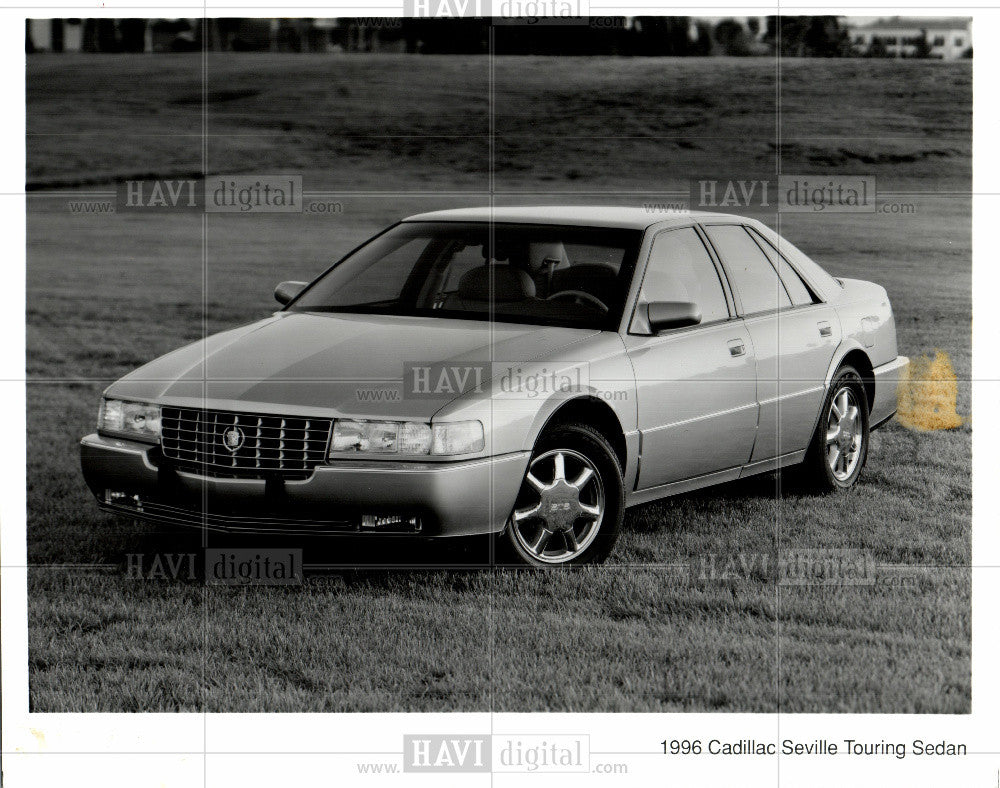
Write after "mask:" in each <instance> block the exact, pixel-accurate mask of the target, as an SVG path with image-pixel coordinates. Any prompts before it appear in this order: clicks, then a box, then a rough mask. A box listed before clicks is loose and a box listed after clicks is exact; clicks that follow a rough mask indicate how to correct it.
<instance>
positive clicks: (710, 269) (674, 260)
mask: <svg viewBox="0 0 1000 788" xmlns="http://www.w3.org/2000/svg"><path fill="white" fill-rule="evenodd" d="M639 297H640V299H641V300H642V301H644V302H650V301H692V302H694V303H696V304H697V305H698V306H699V307H700V308H701V322H702V323H710V322H712V321H713V320H725V319H727V318H728V317H729V308H728V307H727V306H726V295H725V292H724V291H723V289H722V282H720V281H719V274H718V272H717V271H716V270H715V265H714V264H713V263H712V258H711V257H710V256H709V254H708V250H707V249H706V248H705V245H704V244H703V243H702V242H701V238H699V237H698V233H697V232H695V230H694V229H693V228H691V227H685V228H682V229H680V230H668V231H666V232H662V233H660V234H659V235H657V236H656V238H655V239H654V240H653V248H652V249H651V250H650V252H649V265H648V266H647V267H646V275H645V277H644V278H643V280H642V291H641V293H640V296H639Z"/></svg>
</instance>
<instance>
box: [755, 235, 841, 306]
mask: <svg viewBox="0 0 1000 788" xmlns="http://www.w3.org/2000/svg"><path fill="white" fill-rule="evenodd" d="M755 229H756V230H758V231H759V232H760V234H761V235H762V236H764V238H766V239H767V241H768V243H770V244H771V246H773V247H774V248H775V249H777V250H778V252H779V253H780V254H782V255H784V256H785V258H786V259H787V260H788V261H789V262H790V263H791V264H792V265H793V266H795V268H796V270H798V271H800V272H801V274H802V276H803V277H804V278H805V280H806V281H807V282H808V283H809V284H810V285H811V286H812V288H813V289H814V290H816V291H817V292H818V294H819V295H820V296H821V297H823V298H825V299H829V298H832V297H833V295H834V294H835V293H838V292H840V290H841V289H842V287H841V284H840V282H838V281H837V280H836V279H834V278H833V277H832V276H830V274H828V273H827V272H826V271H824V270H823V269H822V268H821V267H820V266H819V265H818V264H817V263H816V262H814V261H813V260H812V258H810V257H809V256H808V255H806V254H805V253H804V252H802V251H801V250H800V249H798V248H797V247H796V246H795V244H793V243H791V242H790V241H787V240H785V239H784V238H782V237H781V236H780V235H778V234H777V233H776V232H774V230H772V229H770V228H769V227H766V226H761V227H755Z"/></svg>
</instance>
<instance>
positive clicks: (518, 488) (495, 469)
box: [81, 206, 908, 565]
mask: <svg viewBox="0 0 1000 788" xmlns="http://www.w3.org/2000/svg"><path fill="white" fill-rule="evenodd" d="M275 297H276V298H277V299H278V301H279V302H280V303H281V304H282V309H281V310H280V311H278V312H276V313H274V314H273V315H272V316H270V317H267V318H266V319H263V320H260V321H258V322H256V323H253V324H251V325H248V326H243V327H241V328H236V329H233V330H230V331H225V332H223V333H220V334H216V335H214V336H211V337H208V338H207V339H205V340H203V341H200V342H196V343H194V344H192V345H189V346H187V347H184V348H181V349H179V350H176V351H174V352H172V353H168V354H167V355H165V356H162V357H161V358H158V359H156V360H154V361H152V362H150V363H149V364H147V365H145V366H143V367H142V368H140V369H138V370H136V371H135V372H132V373H130V374H129V375H126V376H125V377H124V378H122V379H121V380H119V381H117V382H115V383H114V384H113V385H111V386H110V387H109V388H108V389H107V390H106V391H105V392H104V397H103V400H102V403H101V407H100V414H99V417H98V428H97V432H96V433H94V434H92V435H88V436H87V437H85V438H84V439H83V440H82V445H81V453H82V463H83V471H84V476H85V478H86V480H87V483H88V485H89V486H90V488H91V490H92V491H93V492H94V494H95V496H96V497H97V501H98V504H99V505H100V506H101V507H102V508H103V509H105V510H107V511H109V512H114V513H117V514H122V515H126V516H130V517H134V518H139V519H145V520H149V521H154V522H167V523H181V524H186V525H192V526H196V527H201V528H209V529H218V530H225V531H251V532H269V533H281V534H320V533H322V534H370V535H371V536H372V537H373V538H374V537H378V536H383V537H387V536H389V535H394V536H401V535H408V536H411V537H439V536H458V535H470V534H496V535H497V539H498V540H499V547H500V548H501V551H500V552H499V553H498V555H501V556H506V557H508V558H510V559H513V560H516V561H520V562H525V563H529V564H535V565H556V564H569V563H584V562H594V561H602V560H604V559H605V558H606V557H607V556H608V555H609V554H610V552H611V551H612V548H613V546H614V544H615V541H616V539H617V536H618V532H619V529H620V528H621V524H622V520H623V518H624V513H625V509H626V508H627V507H629V506H634V505H636V504H641V503H644V502H646V501H650V500H653V499H656V498H660V497H664V496H669V495H674V494H676V493H680V492H685V491H688V490H693V489H696V488H699V487H706V486H708V485H713V484H719V483H722V482H727V481H731V480H733V479H737V478H741V477H744V476H750V475H752V474H757V473H763V472H766V471H773V470H775V469H777V468H781V467H784V466H790V465H796V464H801V465H802V467H803V471H804V473H805V476H806V477H807V478H808V479H809V480H810V482H811V483H812V484H813V485H814V486H815V487H816V488H817V489H819V490H828V491H829V490H837V489H843V488H847V487H850V486H851V485H853V484H854V483H855V482H856V481H857V479H858V476H859V474H860V473H861V471H862V468H863V467H864V465H865V462H866V460H867V457H868V448H869V433H870V431H871V430H873V429H875V428H876V427H878V426H879V425H881V424H883V423H885V422H886V421H888V420H889V419H890V418H892V416H893V414H894V413H895V410H896V381H897V379H898V377H899V373H900V371H901V370H902V368H903V367H904V366H905V365H906V364H907V363H908V361H907V359H906V358H905V357H903V356H899V355H897V349H896V330H895V324H894V321H893V315H892V309H891V307H890V304H889V298H888V296H887V294H886V291H885V290H884V289H883V288H882V287H880V286H879V285H877V284H873V283H871V282H864V281H859V280H851V279H835V278H833V277H832V276H830V275H829V274H827V273H826V272H825V271H824V270H823V269H822V268H820V267H819V266H818V265H817V264H816V263H815V262H813V261H812V260H811V259H810V258H809V257H807V256H806V255H805V254H803V253H802V252H801V251H799V250H798V249H797V248H796V247H794V246H793V245H792V244H790V243H789V242H788V241H786V240H784V239H783V238H781V237H780V236H778V235H777V234H775V233H774V232H773V231H771V230H770V229H769V228H768V227H766V226H765V225H763V224H761V223H760V222H758V221H755V220H752V219H747V218H742V217H739V216H731V215H725V214H717V213H705V214H698V213H685V214H672V215H663V214H661V215H654V214H650V213H647V212H646V211H644V210H640V209H627V208H596V207H568V206H567V207H552V206H549V207H538V208H495V209H490V208H474V209H461V210H452V211H440V212H435V213H427V214H421V215H418V216H412V217H410V218H408V219H406V220H404V221H402V222H399V223H398V224H396V225H394V226H392V227H390V228H388V229H387V230H385V231H383V232H382V233H380V234H379V235H377V236H375V237H374V238H372V239H371V240H370V241H368V242H366V243H365V244H363V245H362V246H361V247H359V248H358V249H355V250H354V251H353V252H351V253H350V254H348V255H347V256H346V257H344V258H343V259H342V260H340V261H339V262H337V263H336V264H335V265H333V266H332V267H331V268H330V269H328V270H327V271H326V272H324V273H323V274H322V275H320V276H319V277H318V278H317V279H315V280H314V281H313V282H311V283H308V284H307V283H303V282H283V283H282V284H280V285H279V286H278V288H277V289H276V291H275Z"/></svg>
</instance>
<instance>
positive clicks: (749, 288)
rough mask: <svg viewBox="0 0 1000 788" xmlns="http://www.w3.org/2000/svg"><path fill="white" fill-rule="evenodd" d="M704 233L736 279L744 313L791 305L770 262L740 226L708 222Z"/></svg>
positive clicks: (734, 281)
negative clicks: (710, 223)
mask: <svg viewBox="0 0 1000 788" xmlns="http://www.w3.org/2000/svg"><path fill="white" fill-rule="evenodd" d="M705 232H706V233H707V234H708V237H709V239H710V240H711V241H712V246H714V247H715V249H716V251H717V252H718V253H719V255H720V256H721V257H722V260H723V262H725V264H726V270H727V271H728V272H729V274H730V276H732V278H733V285H734V286H735V287H736V289H737V291H738V292H739V294H740V300H741V301H742V302H743V312H744V314H748V315H749V314H753V313H755V312H767V311H771V310H774V309H782V308H785V307H790V306H791V305H792V302H791V299H789V297H788V293H787V292H785V288H784V286H783V285H782V284H781V280H780V279H779V278H778V274H777V272H776V271H775V270H774V266H772V265H771V261H770V260H768V259H767V256H766V255H765V254H764V253H763V252H762V251H761V249H760V247H759V246H757V243H756V242H755V241H754V240H753V238H751V237H750V235H749V233H747V231H746V230H744V229H743V228H742V227H740V226H737V225H709V226H707V227H705Z"/></svg>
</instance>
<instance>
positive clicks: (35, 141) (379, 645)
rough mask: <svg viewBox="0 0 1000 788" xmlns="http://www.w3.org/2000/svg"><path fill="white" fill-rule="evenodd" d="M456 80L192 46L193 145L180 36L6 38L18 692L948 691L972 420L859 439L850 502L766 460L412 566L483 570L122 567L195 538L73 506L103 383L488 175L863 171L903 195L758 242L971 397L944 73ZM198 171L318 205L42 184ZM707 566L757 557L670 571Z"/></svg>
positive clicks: (351, 547) (876, 65)
mask: <svg viewBox="0 0 1000 788" xmlns="http://www.w3.org/2000/svg"><path fill="white" fill-rule="evenodd" d="M487 66H488V62H487V60H486V59H485V58H465V57H451V58H448V57H440V58H439V57H403V56H385V57H366V56H349V57H348V56H345V57H326V56H272V55H230V56H225V57H223V56H221V55H218V56H216V55H213V56H211V59H210V61H209V68H208V72H207V84H206V85H205V89H206V96H207V98H208V112H207V114H206V116H205V122H206V127H207V130H208V134H209V136H208V137H207V138H206V145H205V148H204V149H203V148H202V136H201V134H202V120H203V117H202V105H201V98H202V87H203V86H202V79H201V60H200V58H199V57H198V56H183V55H178V56H162V57H161V56H143V57H138V58H126V57H124V56H122V57H115V56H90V57H77V56H70V55H64V56H33V57H31V58H29V59H28V66H27V85H28V121H27V122H28V132H29V135H28V139H27V151H28V165H27V166H28V171H27V176H26V177H27V182H28V186H29V189H30V190H32V192H33V193H32V195H31V196H29V200H28V230H27V235H28V237H27V249H28V270H27V286H28V298H27V315H26V318H27V330H28V353H27V393H28V413H27V421H28V456H27V485H28V555H29V562H30V564H31V569H30V571H29V581H28V582H29V589H28V590H29V610H28V614H29V658H30V697H31V705H32V710H33V711H51V712H55V711H150V710H163V711H169V710H183V711H196V710H203V709H207V710H210V711H233V712H237V711H388V710H398V711H446V710H461V711H473V710H483V709H489V708H493V709H496V710H507V711H536V710H554V711H669V710H698V711H701V710H720V711H776V710H778V709H780V710H782V711H809V712H820V711H863V712H937V713H967V712H969V710H970V704H971V687H970V578H969V570H968V568H967V566H968V564H969V561H970V526H971V506H972V493H971V482H970V471H971V425H969V424H967V425H965V426H963V427H962V428H960V429H957V430H952V431H948V432H929V433H928V432H916V431H910V430H907V429H904V428H903V427H902V426H900V425H899V424H897V423H891V424H889V425H888V426H887V427H885V428H884V429H883V430H881V431H879V432H877V433H875V434H874V436H873V442H872V447H871V457H870V460H869V463H868V467H867V469H866V471H865V473H864V475H863V476H862V479H861V481H860V483H859V484H858V486H857V487H856V488H855V489H854V490H852V491H851V492H850V493H848V494H846V495H840V496H830V497H817V496H813V495H810V494H807V493H805V492H803V491H801V490H800V489H799V488H797V487H796V486H795V485H794V483H793V480H792V479H790V478H785V477H779V476H773V475H771V476H766V477H762V478H758V479H754V480H749V481H743V482H738V483H734V484H730V485H725V486H722V487H718V488H714V489H709V490H704V491H700V492H697V493H692V494H688V495H684V496H679V497H677V498H673V499H670V500H666V501H661V502H657V503H653V504H649V505H646V506H643V507H639V508H636V509H633V510H631V511H630V512H629V514H628V516H627V518H626V523H625V528H624V533H623V535H622V538H621V540H620V543H619V546H618V549H617V551H616V553H615V554H614V556H613V557H612V560H611V562H610V563H609V564H607V565H605V566H602V567H591V568H586V569H580V570H572V571H556V572H531V571H511V570H494V569H488V568H487V569H474V568H450V569H449V568H441V566H442V565H448V564H451V565H456V566H462V567H467V566H468V565H469V564H475V563H477V562H481V561H482V559H483V558H484V556H485V555H486V548H487V545H486V544H485V543H484V542H483V541H482V540H472V541H469V542H464V541H463V542H460V543H457V544H450V545H448V546H446V547H445V548H439V547H437V546H428V545H417V546H415V547H414V548H413V549H410V548H409V547H400V546H398V545H390V546H387V547H384V548H383V546H381V545H379V546H372V545H370V544H364V543H362V544H358V543H356V542H337V543H336V544H323V543H315V542H310V543H304V544H303V545H302V547H303V549H304V551H305V560H306V562H307V564H308V565H309V571H308V572H307V577H306V581H305V583H304V584H303V585H302V586H294V587H287V588H277V587H246V588H234V587H217V586H209V587H206V586H204V585H202V583H201V582H199V580H197V579H185V580H181V581H167V580H140V579H135V578H130V577H128V576H127V574H126V572H125V565H126V561H127V558H126V556H127V555H129V554H134V553H143V554H145V555H152V554H155V553H158V552H195V551H197V550H198V549H199V547H200V535H199V534H197V533H194V534H192V533H190V532H178V531H170V530H164V529H152V528H149V527H146V526H142V525H138V524H135V523H131V522H128V521H122V520H115V519H112V518H109V517H106V516H104V515H101V514H99V513H98V512H97V511H96V507H95V505H94V503H93V501H92V500H91V498H90V495H89V492H88V491H87V490H86V488H85V486H84V484H83V481H82V478H81V476H80V472H79V460H78V450H77V442H78V439H79V437H80V436H82V435H83V434H85V433H87V432H90V431H92V430H93V424H94V420H95V417H96V410H97V404H98V399H99V394H100V391H101V389H102V388H103V387H104V386H105V385H107V384H108V383H110V382H111V381H112V380H114V379H115V378H117V377H118V376H120V375H121V374H123V373H125V372H127V371H128V370H130V369H132V368H134V367H135V366H137V365H139V364H141V363H142V362H144V361H146V360H148V359H150V358H153V357H155V356H157V355H159V354H161V353H164V352H166V351H168V350H170V349H172V348H174V347H176V346H178V345H180V344H182V343H184V342H187V341H191V340H194V339H197V338H198V337H200V336H202V335H203V334H204V332H206V331H207V332H213V331H217V330H220V329H223V328H226V327H232V326H235V325H238V324H240V323H243V322H247V321H249V320H253V319H256V318H259V317H260V316H263V315H266V314H267V313H268V312H269V311H271V310H272V309H273V308H274V302H273V301H272V300H271V291H272V289H273V287H274V285H275V283H277V282H278V281H280V280H282V279H302V278H309V277H311V276H313V275H315V274H316V273H318V272H319V271H320V270H322V269H323V268H324V267H325V266H326V265H327V264H328V262H329V261H330V260H331V259H332V258H335V257H337V256H339V255H340V254H342V253H344V252H345V251H347V250H348V249H350V248H351V247H353V246H354V245H356V244H357V243H358V242H359V241H361V240H362V239H363V238H365V237H366V236H368V235H369V234H371V233H372V232H374V231H376V230H378V229H380V228H381V227H383V226H385V225H386V224H389V223H390V222H392V221H395V220H396V219H398V218H399V217H401V216H405V215H408V214H412V213H416V212H418V211H423V210H431V209H434V208H439V207H449V206H455V205H469V204H484V203H485V202H487V201H488V200H489V198H490V188H491V186H492V188H493V190H494V192H493V194H494V197H495V199H496V200H497V201H498V202H556V201H571V202H590V203H594V202H598V203H602V204H604V203H619V204H642V203H643V202H644V201H646V200H648V199H651V196H653V195H657V194H661V193H664V192H667V191H669V190H675V189H683V190H686V189H687V182H688V179H690V178H699V177H726V178H728V177H734V178H741V177H767V176H768V175H769V174H771V175H773V173H774V172H775V171H776V168H777V166H778V161H779V157H780V163H781V169H782V171H783V172H788V173H818V174H824V175H833V174H843V173H846V174H859V173H864V174H871V175H874V176H875V177H876V178H877V180H878V184H879V191H880V193H884V194H885V196H884V197H882V198H881V200H880V201H882V202H884V201H894V202H904V203H906V204H908V205H911V206H912V212H907V213H901V214H889V213H876V214H870V215H852V214H833V213H824V214H822V215H813V214H809V215H787V214H786V215H782V216H781V217H780V219H781V221H780V230H781V232H782V233H784V234H786V235H787V236H788V237H789V238H790V239H791V240H792V241H793V242H795V243H796V244H798V245H799V246H801V247H802V248H803V249H805V250H806V251H807V252H808V253H810V254H812V255H813V256H814V257H815V258H816V259H817V260H818V261H820V262H821V263H822V264H823V265H825V266H826V267H827V268H828V270H830V272H831V273H833V274H834V275H838V276H849V277H851V276H854V277H860V278H865V279H873V280H875V281H878V282H879V283H881V284H883V285H885V287H886V288H887V289H888V291H889V295H890V297H891V299H892V302H893V306H894V311H895V314H896V322H897V327H898V330H899V346H900V352H902V353H905V354H907V355H911V356H916V355H920V354H922V353H932V352H933V351H934V350H935V349H936V348H940V349H942V350H944V351H945V352H947V354H948V355H949V358H950V360H951V363H952V364H953V365H954V368H955V371H956V373H957V375H958V378H959V398H958V411H959V413H962V414H968V413H970V398H969V385H968V379H969V377H970V374H971V344H970V339H971V337H970V335H971V248H970V247H971V237H970V200H969V198H968V196H967V192H968V191H969V188H970V180H971V68H970V65H969V64H968V63H955V64H946V63H929V62H888V61H887V62H878V61H867V60H866V61H855V60H850V61H783V62H782V64H781V68H780V70H778V69H776V68H775V63H774V62H773V61H768V60H766V59H761V60H740V59H710V60H701V59H687V60H671V59H635V60H628V59H604V58H589V59H570V58H567V59H561V58H508V59H501V60H499V61H498V62H497V64H496V70H495V74H494V79H495V82H494V84H493V86H492V87H493V90H494V95H495V105H494V113H493V118H492V121H491V117H490V111H489V110H490V104H489V95H490V93H489V89H490V72H489V69H488V67H487ZM779 79H780V82H779ZM779 87H780V95H781V98H782V100H781V114H780V116H776V114H775V96H776V93H777V92H778V88H779ZM776 127H778V128H780V131H781V138H780V144H779V142H778V141H777V138H776ZM491 128H492V129H493V131H494V137H493V141H494V143H495V144H494V146H493V148H492V167H491V146H490V144H489V143H490V130H491ZM859 129H863V130H864V131H863V133H862V132H861V131H859ZM203 156H204V157H205V161H207V164H208V171H209V172H210V173H228V172H253V171H257V172H270V173H273V172H288V173H301V174H302V175H303V182H304V184H305V185H306V188H307V189H314V190H325V191H327V192H329V195H330V199H334V200H337V201H338V202H340V203H341V204H342V207H343V210H342V212H341V213H338V214H335V215H332V216H331V215H325V216H319V215H315V214H306V213H303V214H288V215H273V214H272V215H259V214H258V215H254V216H240V215H209V216H207V217H204V225H203V217H202V216H200V215H198V214H192V213H171V212H167V213H141V214H140V213H107V214H81V213H73V212H71V210H70V209H69V201H70V200H73V199H76V198H75V197H74V196H73V193H72V190H74V189H83V190H86V191H94V190H96V191H101V192H104V191H113V190H114V183H115V182H116V181H117V180H121V179H126V178H129V177H137V176H143V175H146V176H154V175H155V176H161V177H187V176H188V175H191V174H193V173H199V172H200V171H201V168H202V162H203ZM491 172H492V178H491ZM963 191H964V192H965V193H966V194H965V195H962V194H961V192H963ZM890 193H891V194H890ZM758 215H759V216H760V218H762V219H763V220H764V221H768V222H770V223H771V224H772V225H774V224H775V221H774V220H775V217H774V216H773V215H772V216H767V215H766V214H758ZM203 239H204V249H205V252H206V254H205V258H204V260H205V262H204V263H203ZM212 539H213V541H212V544H213V545H217V544H221V545H229V544H243V545H247V544H248V545H249V546H254V547H256V546H264V545H265V544H266V541H265V540H251V541H250V542H244V543H240V542H235V541H231V540H226V541H218V539H217V538H216V537H212ZM286 543H287V541H283V542H282V544H286ZM802 548H807V549H808V548H849V549H853V550H858V551H861V552H862V554H864V555H867V556H869V557H870V559H871V561H872V562H873V563H874V565H875V567H876V580H877V582H876V583H875V584H873V585H866V586H847V587H836V588H833V587H823V586H779V585H776V584H775V582H774V576H773V573H772V572H770V571H767V570H764V569H761V568H760V566H761V564H760V563H759V562H760V561H766V562H769V563H768V565H769V566H771V565H773V561H774V559H775V557H776V555H777V553H778V551H779V550H781V551H784V550H786V549H802ZM738 557H742V558H750V559H753V560H755V561H758V564H756V566H757V567H758V569H754V570H752V571H745V572H739V573H737V574H736V575H735V576H732V577H728V578H724V579H714V580H706V579H701V578H700V577H699V571H698V570H699V567H703V566H704V565H705V562H706V561H716V562H725V561H728V560H730V559H733V558H738ZM387 563H388V564H397V565H402V566H397V567H396V568H393V569H385V568H381V565H383V564H387ZM67 564H73V565H74V566H67Z"/></svg>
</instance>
